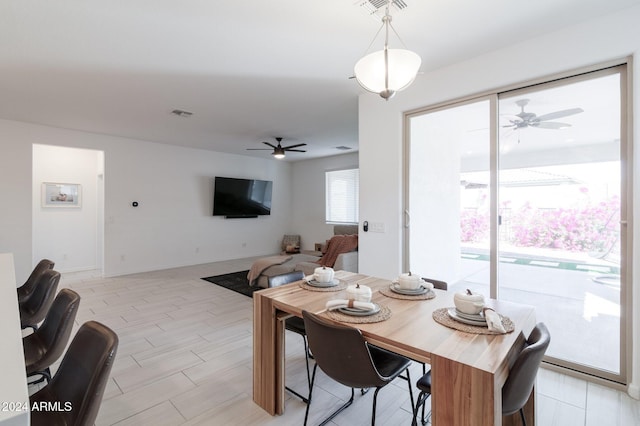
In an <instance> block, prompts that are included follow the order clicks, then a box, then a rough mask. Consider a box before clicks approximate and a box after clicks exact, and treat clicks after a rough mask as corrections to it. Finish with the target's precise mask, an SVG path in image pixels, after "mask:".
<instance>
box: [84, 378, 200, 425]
mask: <svg viewBox="0 0 640 426" xmlns="http://www.w3.org/2000/svg"><path fill="white" fill-rule="evenodd" d="M194 387H195V385H194V384H193V382H191V380H189V379H188V378H187V377H186V376H185V375H184V374H182V373H176V374H173V375H171V376H169V377H165V378H163V379H160V380H157V381H154V382H151V383H149V384H147V385H144V386H141V387H138V388H137V389H134V390H131V391H126V392H125V393H123V394H122V395H118V396H116V397H115V398H109V399H104V400H103V401H102V405H101V407H100V411H99V413H98V418H97V419H96V426H102V425H113V424H115V423H117V422H119V421H122V420H124V419H126V418H129V417H131V416H133V415H136V414H138V413H141V412H142V411H145V410H147V409H149V408H151V407H153V406H156V405H158V404H160V403H162V402H165V401H167V400H169V399H171V398H172V397H174V396H176V395H179V394H181V393H182V392H186V391H188V390H190V389H193V388H194Z"/></svg>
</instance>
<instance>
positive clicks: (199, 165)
mask: <svg viewBox="0 0 640 426" xmlns="http://www.w3.org/2000/svg"><path fill="white" fill-rule="evenodd" d="M33 144H44V145H58V146H67V147H76V148H85V149H94V150H102V151H104V162H105V172H104V179H105V182H104V185H105V206H104V210H105V216H104V217H105V231H104V234H105V237H104V238H105V253H104V259H105V264H104V271H105V275H107V276H112V275H121V274H126V273H133V272H142V271H149V270H156V269H162V268H170V267H177V266H185V265H191V264H199V263H205V262H211V261H218V260H226V259H234V258H241V257H249V256H258V255H263V254H267V253H273V252H276V251H277V250H278V249H279V244H280V241H281V240H282V235H283V234H284V233H285V231H288V230H289V226H288V224H289V223H291V217H292V216H291V210H292V203H291V165H290V164H289V163H284V162H276V161H273V160H271V159H260V158H252V157H244V156H238V155H230V154H222V153H217V152H212V151H205V150H198V149H187V148H180V147H176V146H170V145H162V144H156V143H151V142H146V141H140V140H133V139H126V138H119V137H114V136H108V135H100V134H92V133H87V132H78V131H72V130H66V129H58V128H52V127H47V126H40V125H34V124H28V123H22V122H15V121H8V120H0V147H1V150H2V153H1V155H0V182H1V183H0V185H1V186H0V188H1V189H2V190H3V191H4V194H5V197H6V199H7V200H11V201H10V202H3V203H2V208H1V209H0V252H12V253H14V257H15V262H16V278H17V280H18V281H21V280H24V279H26V277H27V276H28V274H29V272H30V271H31V269H32V268H33V264H32V257H33V256H32V251H33V249H32V237H31V226H32V220H31V209H32V206H31V204H32V200H31V193H32V176H31V174H32V145H33ZM216 175H218V176H230V177H245V178H246V177H251V178H257V179H265V180H273V182H274V186H273V191H274V192H273V207H272V215H271V216H268V217H260V218H258V219H235V220H225V219H223V218H220V217H213V216H212V205H213V192H212V191H213V178H214V176H216ZM133 201H138V202H139V204H140V205H139V207H137V208H134V207H132V206H131V203H132V202H133ZM52 260H54V261H56V262H58V261H59V260H58V259H52Z"/></svg>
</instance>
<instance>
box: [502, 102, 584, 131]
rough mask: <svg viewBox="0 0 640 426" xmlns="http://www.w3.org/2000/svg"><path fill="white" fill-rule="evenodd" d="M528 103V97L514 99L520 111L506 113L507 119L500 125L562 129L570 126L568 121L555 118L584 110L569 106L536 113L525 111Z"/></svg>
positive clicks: (512, 127) (514, 127) (513, 127)
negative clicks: (506, 121) (511, 113)
mask: <svg viewBox="0 0 640 426" xmlns="http://www.w3.org/2000/svg"><path fill="white" fill-rule="evenodd" d="M527 104H529V99H519V100H517V101H516V105H518V106H519V107H520V112H519V113H518V114H515V115H508V116H506V117H505V118H506V119H507V120H508V121H509V124H506V125H504V126H502V127H506V128H511V129H524V128H526V127H534V128H538V129H556V130H557V129H562V128H565V127H571V124H569V123H560V122H558V121H549V120H555V119H558V118H563V117H568V116H570V115H574V114H579V113H581V112H584V110H583V109H582V108H570V109H563V110H561V111H555V112H550V113H548V114H543V115H540V116H538V115H536V114H534V113H533V112H525V110H524V107H526V106H527Z"/></svg>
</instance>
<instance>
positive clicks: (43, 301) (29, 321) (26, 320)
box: [18, 269, 60, 330]
mask: <svg viewBox="0 0 640 426" xmlns="http://www.w3.org/2000/svg"><path fill="white" fill-rule="evenodd" d="M59 282H60V273H59V272H57V271H54V270H53V269H47V270H46V271H44V272H42V273H41V274H40V275H39V276H38V279H37V280H36V284H35V287H34V289H33V291H32V292H31V294H30V295H29V296H28V297H27V298H26V299H25V300H23V301H22V302H21V303H19V304H18V308H19V310H20V325H21V326H22V328H23V329H24V328H27V327H31V328H33V329H34V330H37V329H38V324H39V323H40V322H42V320H43V319H44V317H45V316H46V315H47V312H49V308H50V307H51V304H52V303H53V299H54V298H55V296H56V291H57V290H58V283H59Z"/></svg>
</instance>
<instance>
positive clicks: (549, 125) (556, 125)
mask: <svg viewBox="0 0 640 426" xmlns="http://www.w3.org/2000/svg"><path fill="white" fill-rule="evenodd" d="M530 126H531V127H536V128H538V129H564V128H565V127H571V124H568V123H560V122H557V121H543V122H542V123H538V122H533V123H531V124H530Z"/></svg>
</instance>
